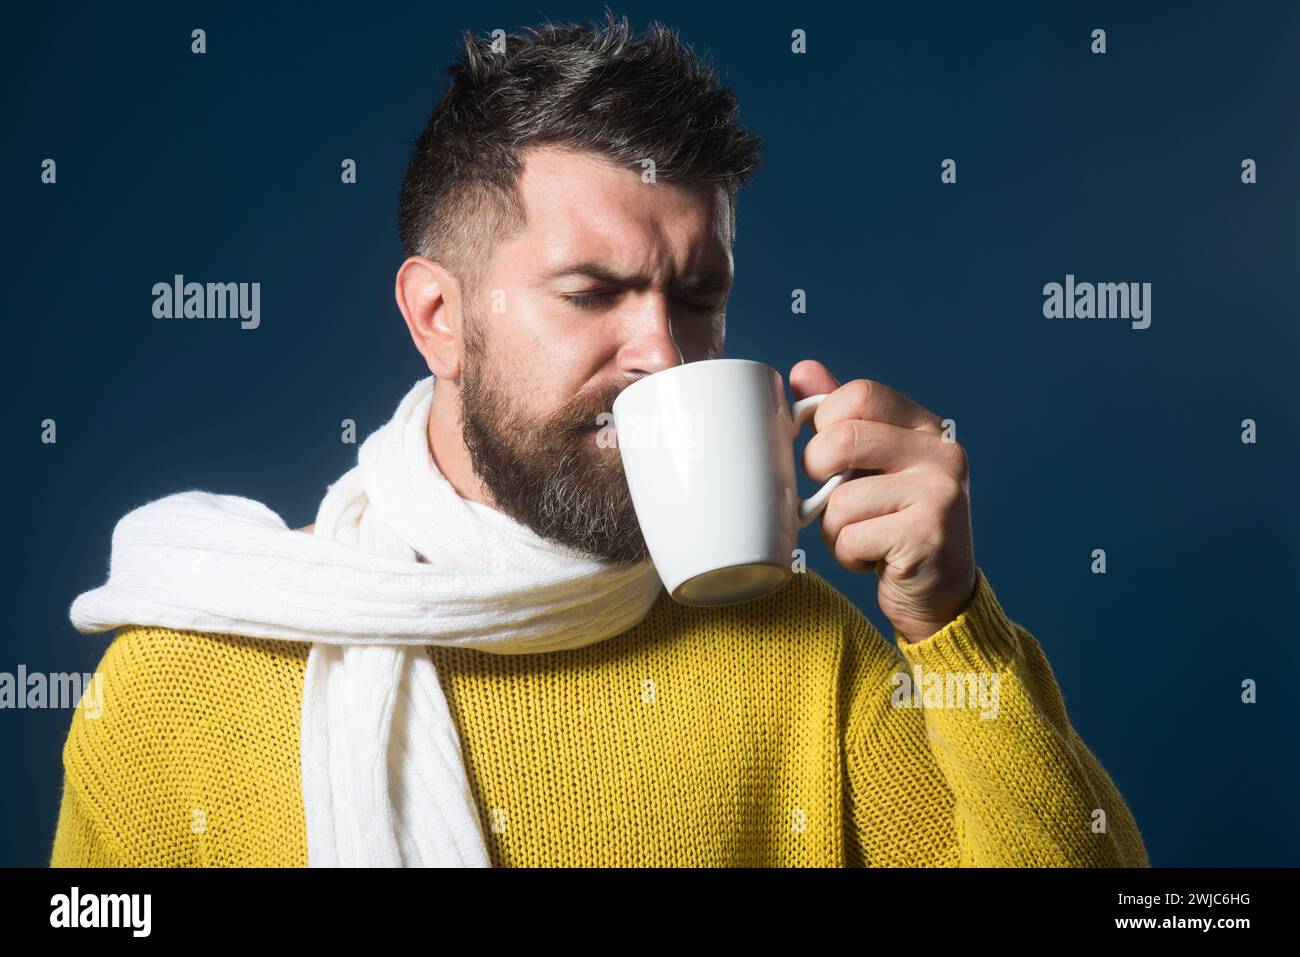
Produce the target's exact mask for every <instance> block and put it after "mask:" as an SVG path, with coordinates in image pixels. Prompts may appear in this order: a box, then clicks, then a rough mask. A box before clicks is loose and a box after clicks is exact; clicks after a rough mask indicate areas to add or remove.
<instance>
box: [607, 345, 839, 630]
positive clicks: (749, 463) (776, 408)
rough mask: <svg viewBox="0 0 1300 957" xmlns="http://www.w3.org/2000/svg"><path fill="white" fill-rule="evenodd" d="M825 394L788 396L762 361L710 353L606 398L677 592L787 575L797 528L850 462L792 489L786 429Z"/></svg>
mask: <svg viewBox="0 0 1300 957" xmlns="http://www.w3.org/2000/svg"><path fill="white" fill-rule="evenodd" d="M825 398H826V395H825V394H822V395H814V396H809V397H808V398H806V399H801V400H799V401H798V402H795V403H794V404H793V405H791V404H790V403H789V402H788V401H787V400H786V396H785V389H784V387H783V385H782V382H781V375H780V373H778V372H777V371H776V370H775V369H773V368H772V367H771V366H769V365H766V364H764V363H762V362H754V361H751V360H749V359H708V360H703V361H700V362H688V363H685V364H683V365H679V366H673V367H672V368H671V369H664V370H663V371H661V372H656V373H654V374H652V375H648V376H646V377H645V378H644V379H640V380H638V381H636V382H634V383H632V385H630V386H628V387H627V388H626V389H624V390H623V391H622V393H620V394H619V396H618V398H616V399H615V400H614V408H613V420H614V429H615V432H616V433H617V439H618V447H619V453H620V455H621V457H622V460H623V470H624V473H625V474H626V476H627V483H628V488H629V489H630V490H631V494H632V503H633V505H634V506H635V507H636V514H637V520H638V521H639V522H640V525H641V532H642V534H643V535H644V536H645V540H646V545H647V546H648V547H649V549H650V557H651V559H652V560H653V562H654V564H655V569H656V570H657V571H658V572H659V577H660V578H661V579H662V580H663V583H664V585H665V586H666V587H667V589H668V592H669V594H670V595H672V597H673V598H674V599H675V600H676V601H678V602H681V603H682V604H684V605H728V604H733V603H735V602H741V601H747V600H749V599H751V598H758V597H759V596H761V595H765V594H767V593H768V592H771V591H774V590H776V589H777V588H780V587H781V586H782V585H784V584H785V583H786V582H787V581H788V580H789V579H790V577H791V576H792V575H793V569H792V568H791V566H792V564H793V562H794V555H793V552H794V549H795V544H796V542H797V540H798V535H799V530H800V529H802V528H804V527H805V526H807V525H809V524H810V523H811V522H812V521H813V519H815V518H816V517H817V516H818V515H819V514H820V513H821V510H822V509H823V508H825V506H826V500H827V499H828V498H829V497H830V494H831V492H833V491H834V490H835V487H836V486H838V485H839V484H840V483H841V482H843V481H844V479H845V478H846V477H847V476H848V474H849V471H851V470H846V471H844V472H841V473H840V474H839V475H836V476H833V477H832V478H831V479H830V480H829V481H828V482H826V484H825V485H823V486H822V487H821V489H820V490H818V492H817V494H816V495H814V496H812V497H811V498H809V499H805V500H802V501H801V500H800V498H799V493H798V490H797V486H796V485H795V463H794V440H795V437H796V436H797V435H798V434H799V430H800V429H801V428H802V427H803V426H804V424H805V423H806V422H808V421H809V420H810V419H811V418H812V415H813V413H814V412H816V411H817V407H818V406H819V405H821V402H822V400H823V399H825Z"/></svg>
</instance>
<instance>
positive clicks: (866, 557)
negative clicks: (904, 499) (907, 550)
mask: <svg viewBox="0 0 1300 957" xmlns="http://www.w3.org/2000/svg"><path fill="white" fill-rule="evenodd" d="M910 512H911V509H910V508H903V509H900V510H899V511H897V512H890V513H889V514H888V515H881V516H878V517H877V518H869V519H867V520H866V521H865V522H854V523H853V524H852V525H846V526H845V527H844V528H842V529H840V533H839V535H837V536H836V537H835V541H834V543H833V544H832V545H831V553H832V554H833V555H834V556H835V560H836V561H837V562H839V563H840V564H841V565H843V566H844V567H845V568H847V569H848V570H849V571H853V572H868V571H879V569H878V567H877V566H879V565H880V563H882V562H884V563H885V564H888V563H889V559H890V556H892V555H894V554H895V553H896V552H897V550H898V547H899V543H901V542H903V541H905V540H906V539H907V535H908V531H909V528H910V525H911V521H912V519H911V515H910V514H909V513H910Z"/></svg>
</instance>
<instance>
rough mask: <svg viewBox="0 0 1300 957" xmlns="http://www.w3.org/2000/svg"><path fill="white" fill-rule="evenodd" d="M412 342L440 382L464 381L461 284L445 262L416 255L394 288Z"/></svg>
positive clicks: (401, 268)
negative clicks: (461, 362) (461, 373)
mask: <svg viewBox="0 0 1300 957" xmlns="http://www.w3.org/2000/svg"><path fill="white" fill-rule="evenodd" d="M393 295H394V297H395V298H396V299H397V308H398V309H400V310H401V312H402V318H403V319H405V320H406V328H407V329H408V330H409V331H410V333H411V341H412V342H414V343H415V348H416V349H417V350H419V353H420V355H422V356H424V361H425V363H426V364H427V365H428V366H429V371H430V372H432V373H433V374H434V375H435V376H437V377H438V378H439V379H447V380H452V381H454V380H456V379H458V378H460V361H461V321H462V320H461V310H460V304H461V298H460V284H459V283H458V282H457V281H456V277H455V276H453V275H452V274H451V273H449V272H447V270H445V269H444V268H443V267H442V264H441V263H438V262H435V261H434V260H432V259H425V258H424V257H423V256H412V257H410V258H409V259H407V260H406V262H404V263H402V265H401V267H400V268H399V269H398V270H397V281H396V283H395V286H394V289H393Z"/></svg>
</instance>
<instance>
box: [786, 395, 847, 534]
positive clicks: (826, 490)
mask: <svg viewBox="0 0 1300 957" xmlns="http://www.w3.org/2000/svg"><path fill="white" fill-rule="evenodd" d="M828 395H830V393H829V392H823V393H822V394H821V395H810V396H808V398H806V399H800V400H799V401H798V402H796V403H794V404H793V405H792V406H790V421H791V422H792V423H793V424H794V428H793V429H792V430H791V432H790V441H791V442H793V441H794V440H795V437H796V436H797V435H798V434H799V431H800V430H801V429H802V428H803V427H804V426H805V425H806V424H808V422H810V421H811V420H812V417H813V413H815V412H816V411H817V407H818V406H819V405H821V404H822V400H823V399H825V398H826V397H827V396H828ZM852 471H853V469H851V468H849V469H845V470H844V471H843V472H840V473H839V474H838V475H832V476H831V477H830V478H829V479H828V480H827V481H826V484H825V485H823V486H822V487H821V488H819V489H818V490H817V492H816V493H815V494H814V495H813V496H812V497H811V498H806V499H803V500H802V501H801V502H800V503H799V527H800V528H807V527H808V526H809V525H811V524H812V521H813V519H815V518H816V517H817V516H818V515H820V514H821V511H822V509H824V508H825V507H826V501H827V499H829V498H830V497H831V492H833V491H835V489H836V488H838V487H839V485H840V483H841V482H843V481H844V480H845V479H846V478H848V477H849V474H850V473H851V472H852Z"/></svg>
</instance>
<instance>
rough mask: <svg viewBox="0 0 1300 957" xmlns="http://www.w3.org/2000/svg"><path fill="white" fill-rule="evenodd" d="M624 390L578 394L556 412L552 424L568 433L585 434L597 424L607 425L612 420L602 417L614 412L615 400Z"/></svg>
mask: <svg viewBox="0 0 1300 957" xmlns="http://www.w3.org/2000/svg"><path fill="white" fill-rule="evenodd" d="M622 391H623V390H622V388H613V389H606V390H604V391H603V392H601V393H599V394H596V395H592V396H583V395H579V396H576V397H575V398H574V399H573V401H572V402H570V403H568V404H567V405H565V407H564V408H562V409H561V410H560V411H559V412H558V413H556V415H555V416H554V417H553V419H552V422H551V423H550V425H551V427H552V428H554V429H555V430H556V431H559V432H563V433H564V434H566V435H578V434H583V433H585V432H586V431H587V430H588V429H591V428H593V427H595V426H599V425H605V424H607V423H608V422H610V421H612V420H610V419H608V418H606V419H604V420H602V419H601V418H600V417H601V416H602V415H610V414H612V413H613V410H614V400H615V399H617V398H618V397H619V395H620V394H621V393H622Z"/></svg>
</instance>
